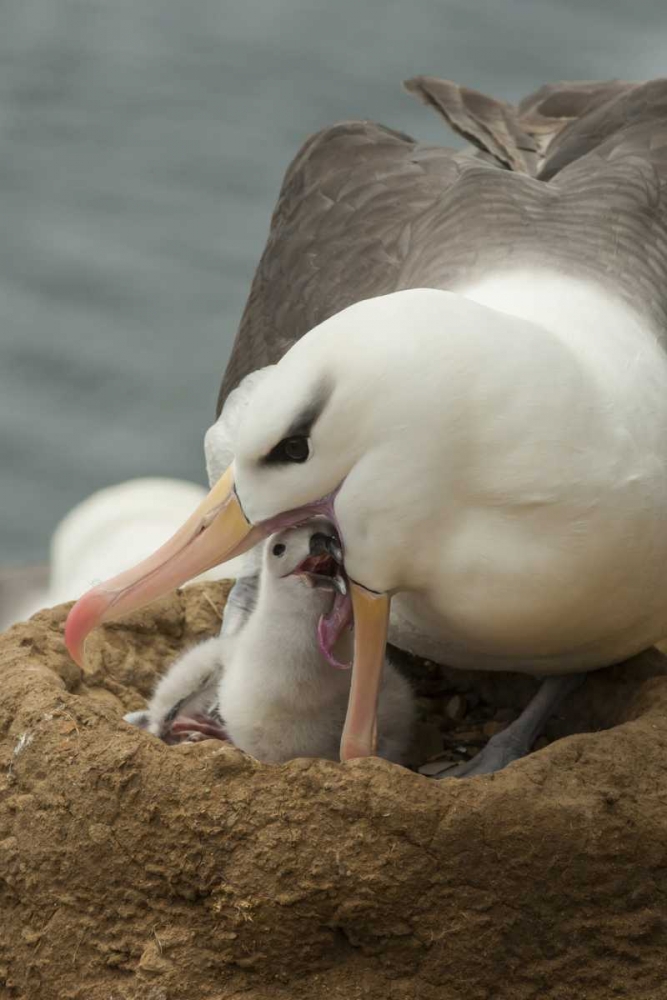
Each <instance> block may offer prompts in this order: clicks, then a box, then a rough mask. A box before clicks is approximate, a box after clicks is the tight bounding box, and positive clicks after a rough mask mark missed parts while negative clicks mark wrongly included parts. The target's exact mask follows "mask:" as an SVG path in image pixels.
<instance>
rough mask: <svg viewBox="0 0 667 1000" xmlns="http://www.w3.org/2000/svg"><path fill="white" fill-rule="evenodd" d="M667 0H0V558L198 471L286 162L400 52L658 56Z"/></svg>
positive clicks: (524, 72) (525, 76) (390, 73)
mask: <svg viewBox="0 0 667 1000" xmlns="http://www.w3.org/2000/svg"><path fill="white" fill-rule="evenodd" d="M666 28H667V8H666V7H665V5H664V2H663V0H651V2H643V0H640V2H630V0H624V2H619V0H596V2H592V0H551V2H543V0H484V2H475V0H411V2H407V0H403V2H394V0H310V2H307V0H242V2H236V3H230V2H225V0H2V2H1V3H0V565H2V564H4V565H8V564H12V563H14V564H21V563H29V562H39V561H45V560H46V558H47V551H48V550H47V547H48V539H49V536H50V533H51V531H52V529H53V527H54V526H55V524H56V523H57V521H58V520H59V519H60V518H61V517H62V516H63V515H64V514H65V513H66V512H67V510H68V509H69V508H70V507H71V506H72V505H73V504H74V503H76V502H78V501H79V500H81V499H82V498H83V497H85V496H86V495H88V494H89V493H91V492H92V491H93V490H95V489H98V488H99V487H101V486H105V485H107V484H110V483H115V482H118V481H120V480H124V479H127V478H129V477H134V476H145V475H168V476H177V477H183V478H186V479H192V480H195V481H200V482H203V481H204V464H203V452H202V437H203V434H204V431H205V429H206V427H207V426H208V425H209V423H210V422H211V420H212V418H213V414H214V407H215V398H216V394H217V389H218V384H219V381H220V377H221V374H222V371H223V368H224V365H225V361H226V358H227V355H228V352H229V349H230V346H231V342H232V339H233V337H234V334H235V332H236V327H237V324H238V320H239V317H240V314H241V310H242V308H243V304H244V301H245V297H246V295H247V291H248V288H249V284H250V280H251V278H252V274H253V270H254V267H255V264H256V262H257V259H258V257H259V255H260V253H261V250H262V246H263V243H264V239H265V236H266V231H267V227H268V222H269V217H270V213H271V210H272V208H273V205H274V202H275V197H276V194H277V191H278V187H279V185H280V181H281V177H282V174H283V171H284V169H285V167H286V165H287V163H288V162H289V160H290V159H291V157H292V156H293V155H294V153H295V152H296V151H297V149H298V147H299V145H300V144H301V143H302V142H303V140H304V139H305V138H306V137H307V136H308V135H309V134H310V133H311V132H313V131H315V130H316V129H318V128H320V127H322V126H324V125H326V124H330V123H333V122H335V121H337V120H340V119H346V118H348V119H349V118H371V119H375V120H378V121H380V122H382V123H384V124H386V125H391V126H393V127H395V128H399V129H402V130H404V131H407V132H409V133H411V134H413V135H416V136H418V137H420V138H422V139H424V140H427V141H435V142H444V143H449V142H451V140H450V138H449V137H448V135H447V133H446V131H445V129H444V127H443V126H441V124H440V123H439V121H438V120H437V118H436V117H435V116H434V115H433V114H432V113H430V112H429V111H427V110H426V109H425V108H422V107H421V106H420V105H419V104H417V103H416V102H415V101H414V99H411V98H409V97H408V96H407V95H406V94H404V93H403V92H402V91H401V86H400V84H401V80H402V79H404V78H406V77H408V76H412V75H415V74H418V73H431V74H437V75H441V76H445V77H448V78H451V79H455V80H457V81H459V82H462V83H466V84H468V85H469V86H473V87H476V88H478V89H480V90H484V91H487V92H490V93H494V94H496V95H498V96H501V97H504V98H507V99H509V100H518V99H519V98H520V97H521V96H522V95H524V94H525V93H526V92H528V91H530V90H532V89H534V88H535V87H537V86H538V85H539V84H541V83H542V82H544V81H550V80H558V79H563V78H571V79H586V78H594V79H595V78H601V79H604V78H609V77H624V78H627V79H644V78H647V77H651V76H659V75H661V74H662V73H663V72H664V70H663V67H664V54H665V51H666V46H665V41H666V31H665V29H666Z"/></svg>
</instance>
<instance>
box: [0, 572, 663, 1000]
mask: <svg viewBox="0 0 667 1000" xmlns="http://www.w3.org/2000/svg"><path fill="white" fill-rule="evenodd" d="M224 593H225V585H224V584H208V585H204V586H200V587H192V588H189V589H187V590H185V591H182V592H179V593H177V594H174V595H172V596H171V597H169V598H167V599H165V600H163V601H161V602H159V603H157V604H155V605H153V606H152V607H151V608H150V609H148V610H146V611H144V612H141V613H139V614H137V615H134V616H133V617H132V618H130V619H128V620H127V621H126V622H124V623H123V624H113V625H107V626H105V627H104V628H103V629H101V630H100V631H99V633H98V634H96V635H94V636H92V637H91V639H90V641H89V646H88V663H87V667H86V671H85V673H84V672H82V671H81V670H79V668H77V667H76V666H75V665H74V664H73V663H72V662H71V661H70V660H69V658H68V656H67V654H66V652H65V650H64V647H63V645H62V624H63V621H64V618H65V614H66V610H67V608H66V607H59V608H54V609H52V610H49V611H44V612H41V613H40V614H39V615H37V616H36V617H35V618H33V619H32V620H31V621H30V622H28V623H23V624H20V625H17V626H15V627H14V628H12V629H11V630H9V631H8V632H7V633H5V634H4V635H2V636H0V997H2V998H3V1000H4V998H5V997H7V998H12V1000H14V998H20V1000H28V998H29V1000H33V998H40V1000H42V998H43V1000H55V998H58V1000H74V998H77V1000H180V998H188V1000H241V998H243V1000H246V998H248V1000H265V998H266V1000H269V998H271V1000H300V998H304V1000H305V998H309V1000H310V998H312V1000H320V998H321V1000H325V998H326V1000H338V998H340V1000H343V998H345V1000H356V998H362V997H363V998H370V1000H413V998H414V1000H417V998H419V1000H436V998H437V1000H575V998H576V1000H611V998H616V997H628V998H632V1000H663V998H667V976H666V974H665V967H666V966H665V953H666V947H667V902H666V900H667V764H666V761H667V672H666V670H665V660H664V659H663V658H662V657H661V655H660V654H659V653H657V652H656V651H652V652H649V653H646V654H643V655H642V656H641V657H637V658H635V659H634V660H633V661H629V662H628V663H627V664H624V665H622V666H620V667H617V668H614V669H613V670H611V671H603V672H600V673H598V674H596V675H593V676H592V677H590V678H589V680H588V681H587V682H586V684H585V686H584V687H583V688H582V689H581V691H580V692H578V693H577V694H575V695H574V696H572V698H571V699H570V701H569V702H568V703H567V704H566V705H565V706H564V709H563V712H562V716H563V717H562V718H561V719H560V720H557V721H556V722H555V723H554V724H553V725H552V727H551V729H550V733H549V735H550V737H551V738H552V739H553V738H555V737H557V736H559V735H562V734H563V733H568V732H569V733H574V735H570V736H566V738H564V739H558V740H556V741H555V742H553V743H551V744H550V745H548V746H546V747H544V748H543V749H541V750H539V751H538V752H537V753H535V754H533V755H532V756H531V757H529V758H527V759H526V760H524V761H521V762H519V763H517V764H514V765H512V766H511V767H510V768H508V769H507V770H506V771H505V772H503V773H502V774H499V775H496V776H491V777H482V778H475V779H472V780H470V781H463V782H431V781H429V780H428V779H426V778H424V777H422V776H419V775H416V774H414V773H411V772H410V771H407V770H404V769H402V768H399V767H396V766H393V765H390V764H387V763H385V762H382V761H379V760H374V759H371V760H367V761H357V762H352V763H350V764H346V765H338V764H334V763H330V762H322V761H304V760H300V761H294V762H291V763H289V764H285V765H280V766H269V765H260V764H258V763H257V762H255V761H253V760H252V759H251V758H249V757H246V756H245V755H243V754H242V753H240V752H239V751H237V750H234V749H232V748H229V747H227V746H226V745H223V744H220V743H216V742H213V741H206V742H203V743H195V744H184V745H181V746H176V747H168V746H166V745H163V744H161V743H160V742H159V741H157V740H155V739H153V738H152V737H150V736H148V735H146V734H145V733H143V732H140V731H138V730H134V729H132V728H131V727H130V726H127V725H125V724H124V723H122V722H121V721H120V717H121V715H122V714H123V712H125V711H128V710H131V709H136V708H140V707H142V706H143V704H144V701H145V698H146V697H147V696H148V695H149V694H150V691H151V688H152V685H153V682H154V678H155V675H156V673H158V672H160V671H161V670H163V669H164V667H165V666H166V665H167V664H168V663H169V662H170V660H171V659H173V658H174V656H175V655H177V654H178V652H180V651H181V650H182V649H183V647H184V646H186V645H188V644H190V643H192V642H196V641H198V640H200V639H202V638H204V637H205V636H207V635H209V634H212V633H213V632H214V631H215V630H216V629H217V628H218V627H219V616H218V613H217V608H218V607H219V606H220V604H221V601H222V599H223V596H224ZM410 669H411V672H412V673H413V674H414V675H415V677H418V678H419V684H418V687H419V691H420V699H421V700H420V710H421V714H422V717H423V719H424V720H425V725H426V732H427V735H426V736H424V734H423V732H422V734H421V737H420V738H421V739H423V740H425V742H424V743H423V745H421V749H420V750H418V754H421V757H422V758H423V757H424V756H425V755H434V753H441V752H443V751H442V750H441V749H440V748H439V745H438V741H440V742H442V743H443V745H444V746H445V748H446V747H447V746H453V747H454V752H455V753H464V752H466V753H467V752H471V748H472V749H475V748H476V747H475V744H474V741H475V740H477V741H478V742H479V739H480V736H479V733H480V732H482V733H484V732H486V733H487V734H488V733H489V732H490V731H491V730H490V729H489V728H488V727H489V725H490V724H492V723H494V722H495V723H496V724H501V725H502V724H503V720H509V718H510V717H511V716H512V713H513V712H516V711H517V710H518V708H519V707H520V706H521V705H522V704H523V703H525V701H526V700H527V698H528V696H529V694H530V682H528V681H526V680H525V679H523V680H522V679H518V680H513V679H509V678H506V677H504V676H501V675H493V676H490V675H478V676H475V675H472V674H469V675H462V674H454V673H449V672H448V673H446V674H444V675H443V674H441V672H440V671H438V670H435V668H433V667H428V666H426V667H424V666H420V665H418V664H414V663H412V664H411V665H410ZM457 692H458V696H462V697H463V699H464V703H463V714H461V704H460V703H459V702H457V703H456V707H454V706H452V707H450V708H449V709H448V708H447V706H448V705H450V704H451V700H452V698H455V697H456V696H457ZM436 702H437V703H438V706H439V708H438V710H437V711H435V710H434V709H433V706H434V704H435V703H436ZM447 712H449V715H447ZM450 716H453V718H452V717H450ZM443 717H444V722H443ZM485 726H486V727H487V728H486V730H484V727H485ZM466 727H467V728H466ZM581 730H588V731H587V732H581ZM461 733H467V736H466V740H467V743H466V742H465V741H462V740H461V738H460V734H461ZM417 744H418V747H419V740H418V741H417ZM456 747H463V750H458V751H457V750H456ZM466 747H467V749H466Z"/></svg>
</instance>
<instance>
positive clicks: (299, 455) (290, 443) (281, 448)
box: [259, 381, 333, 465]
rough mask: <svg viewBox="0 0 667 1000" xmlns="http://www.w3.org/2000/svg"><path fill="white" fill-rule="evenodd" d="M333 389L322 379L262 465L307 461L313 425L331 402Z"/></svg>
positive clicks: (261, 460) (262, 460) (264, 458)
mask: <svg viewBox="0 0 667 1000" xmlns="http://www.w3.org/2000/svg"><path fill="white" fill-rule="evenodd" d="M332 391H333V386H332V385H331V384H330V383H329V382H328V381H322V383H321V384H320V385H319V386H318V388H317V389H316V391H315V393H314V395H313V397H312V399H311V401H310V402H309V403H308V404H307V405H306V406H304V408H303V409H302V410H301V412H300V413H298V414H297V415H296V417H295V418H294V420H293V421H292V423H291V424H290V425H289V427H288V428H287V430H286V431H285V432H284V434H283V437H282V438H281V439H280V441H279V442H278V444H276V445H274V447H273V448H272V449H271V451H270V452H269V453H268V454H267V455H264V457H263V458H260V460H259V461H260V464H261V465H265V464H268V465H279V464H287V463H293V462H305V461H306V459H307V458H308V456H309V454H310V445H309V443H308V439H309V437H310V434H311V431H312V429H313V425H314V424H315V421H316V420H318V419H319V417H320V416H321V414H322V411H323V409H324V407H325V406H326V405H327V403H328V402H329V397H330V396H331V393H332ZM297 441H298V442H300V443H299V444H298V445H297V444H296V442H297ZM290 449H293V453H292V454H289V451H290Z"/></svg>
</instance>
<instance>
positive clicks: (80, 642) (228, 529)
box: [65, 467, 268, 664]
mask: <svg viewBox="0 0 667 1000" xmlns="http://www.w3.org/2000/svg"><path fill="white" fill-rule="evenodd" d="M266 534H268V531H263V530H262V528H261V526H259V527H255V526H253V525H251V524H250V523H249V522H248V520H247V519H246V517H245V515H244V513H243V510H242V509H241V505H240V503H239V501H238V498H237V496H236V492H235V490H234V474H233V470H232V468H231V467H230V468H229V469H227V471H226V472H225V473H224V475H223V476H221V478H220V479H219V480H218V482H217V483H216V484H215V486H214V487H213V489H212V490H211V492H210V493H209V494H208V496H207V497H205V499H204V500H202V502H201V504H200V505H199V507H197V509H196V510H195V512H194V513H193V514H192V515H191V516H190V517H189V518H188V520H187V521H186V522H185V524H184V525H183V527H182V528H179V530H178V531H177V532H176V534H175V535H173V536H172V537H171V538H170V539H169V541H168V542H165V544H164V545H163V546H162V547H161V548H159V549H158V550H157V552H154V553H153V555H152V556H149V557H148V558H147V559H144V561H143V562H141V563H139V564H138V565H137V566H134V567H133V568H132V569H129V570H126V571H125V572H124V573H120V574H119V575H118V576H116V577H114V578H113V579H111V580H107V581H106V582H105V583H101V584H99V586H97V587H93V589H92V590H89V591H88V592H87V593H86V594H84V595H83V597H81V598H80V599H79V600H78V601H77V602H76V604H75V605H74V607H73V608H72V610H71V611H70V613H69V616H68V618H67V623H66V625H65V643H66V645H67V648H68V650H69V653H70V656H71V657H72V659H73V660H74V661H75V663H78V664H81V663H82V661H83V646H84V642H85V640H86V636H87V635H88V633H89V632H92V630H93V629H94V628H96V627H97V626H98V625H100V624H101V623H102V622H104V621H106V620H107V619H108V618H111V617H113V618H117V617H120V616H121V615H124V614H128V613H129V612H130V611H136V609H137V608H141V607H143V606H144V605H145V604H149V603H150V602H151V601H154V600H155V599H156V598H157V597H160V596H161V595H162V594H165V593H166V592H167V591H169V590H171V589H172V588H173V587H178V586H179V585H180V584H182V583H186V582H187V581H188V580H191V579H192V578H193V577H195V576H198V575H199V574H200V573H204V572H206V570H207V569H211V568H212V567H213V566H217V565H218V563H221V562H225V560H227V559H232V558H233V557H234V556H237V555H241V553H243V552H247V551H248V549H251V548H252V547H253V545H256V544H257V542H258V541H260V540H261V539H262V538H263V537H264V536H265V535H266Z"/></svg>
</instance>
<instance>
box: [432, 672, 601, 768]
mask: <svg viewBox="0 0 667 1000" xmlns="http://www.w3.org/2000/svg"><path fill="white" fill-rule="evenodd" d="M585 677H586V675H585V674H565V675H563V676H561V677H547V679H546V680H545V681H544V683H543V684H542V686H541V687H540V688H539V690H538V691H537V693H536V694H535V696H534V697H533V698H532V699H531V701H529V702H528V705H527V706H526V707H525V708H524V710H523V712H522V713H521V715H520V716H519V717H518V719H515V720H514V722H512V723H511V724H510V725H509V726H508V727H507V729H503V730H502V732H500V733H496V735H495V736H492V737H491V739H490V740H489V742H488V743H487V744H486V746H485V747H484V749H483V750H481V751H480V752H479V753H478V754H477V755H476V756H475V757H473V758H472V760H468V761H465V762H464V763H462V764H457V765H456V766H455V767H450V768H443V769H442V770H441V771H438V772H437V773H436V774H433V772H431V776H432V777H436V778H472V777H474V775H476V774H493V773H494V772H495V771H501V770H502V769H503V768H504V767H507V765H508V764H511V763H512V761H514V760H519V759H520V758H521V757H525V756H526V754H528V753H530V751H531V749H532V747H533V744H534V742H535V740H536V739H537V738H538V736H540V734H541V732H542V730H543V729H544V726H545V725H546V723H547V721H548V720H549V718H550V717H551V716H552V715H553V714H554V712H556V711H557V710H558V707H559V706H560V705H561V703H562V702H563V701H564V700H565V698H567V696H568V695H569V694H571V693H572V692H573V691H576V689H577V688H578V687H579V685H580V684H583V681H584V678H585Z"/></svg>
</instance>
